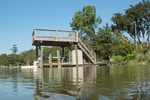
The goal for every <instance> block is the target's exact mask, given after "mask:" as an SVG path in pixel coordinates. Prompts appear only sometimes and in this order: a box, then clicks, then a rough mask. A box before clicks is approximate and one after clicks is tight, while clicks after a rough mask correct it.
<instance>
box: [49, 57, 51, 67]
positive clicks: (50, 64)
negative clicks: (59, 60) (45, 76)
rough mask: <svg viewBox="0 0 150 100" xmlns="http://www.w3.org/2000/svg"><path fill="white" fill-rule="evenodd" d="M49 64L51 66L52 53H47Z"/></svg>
mask: <svg viewBox="0 0 150 100" xmlns="http://www.w3.org/2000/svg"><path fill="white" fill-rule="evenodd" d="M49 65H50V67H52V54H49Z"/></svg>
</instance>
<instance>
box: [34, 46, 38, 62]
mask: <svg viewBox="0 0 150 100" xmlns="http://www.w3.org/2000/svg"><path fill="white" fill-rule="evenodd" d="M35 47H36V49H35V51H36V61H37V60H38V46H37V45H36V46H35Z"/></svg>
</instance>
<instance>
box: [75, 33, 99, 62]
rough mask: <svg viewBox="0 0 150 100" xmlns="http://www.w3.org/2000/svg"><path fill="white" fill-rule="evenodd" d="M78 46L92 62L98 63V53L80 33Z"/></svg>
mask: <svg viewBox="0 0 150 100" xmlns="http://www.w3.org/2000/svg"><path fill="white" fill-rule="evenodd" d="M78 47H79V48H80V49H81V50H82V51H83V54H84V56H85V57H86V59H88V60H89V61H90V62H91V63H94V64H95V63H96V53H95V52H94V50H93V49H92V48H91V47H90V46H89V44H88V43H87V42H86V41H85V40H84V39H83V38H82V36H80V35H79V34H78Z"/></svg>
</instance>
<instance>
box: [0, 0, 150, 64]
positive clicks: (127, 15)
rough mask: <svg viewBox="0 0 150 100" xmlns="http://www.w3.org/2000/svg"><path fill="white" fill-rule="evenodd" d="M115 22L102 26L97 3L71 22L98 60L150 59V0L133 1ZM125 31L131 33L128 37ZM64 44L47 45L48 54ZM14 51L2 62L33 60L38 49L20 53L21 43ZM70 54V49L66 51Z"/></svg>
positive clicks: (30, 61)
mask: <svg viewBox="0 0 150 100" xmlns="http://www.w3.org/2000/svg"><path fill="white" fill-rule="evenodd" d="M111 20H112V22H113V24H112V25H109V24H108V23H106V25H105V26H103V27H99V26H100V24H101V22H102V19H101V18H100V16H99V15H97V14H96V8H95V6H85V7H83V8H82V10H79V11H77V12H75V13H74V15H73V17H72V22H70V26H71V27H72V30H77V31H78V32H79V34H80V35H81V36H82V37H83V38H84V39H85V40H86V41H87V42H88V43H89V45H90V46H91V47H92V48H93V49H94V51H95V52H96V54H97V60H109V59H110V58H113V59H114V60H115V61H125V60H133V59H137V60H139V61H140V60H142V61H145V60H147V61H148V60H149V55H150V54H149V48H150V45H149V41H150V2H149V1H148V0H143V1H141V2H139V3H138V4H136V5H130V7H129V8H128V9H126V10H125V12H124V13H115V14H114V15H113V16H112V18H111ZM125 34H128V35H129V37H127V36H126V35H125ZM56 49H61V48H60V47H44V55H45V56H47V55H48V54H49V53H52V54H53V55H55V54H56V53H55V52H56ZM10 50H12V54H9V55H7V54H1V55H0V65H8V64H13V65H22V64H27V63H28V64H32V63H33V61H34V60H35V58H36V57H35V50H34V49H31V50H28V51H24V52H21V53H20V54H16V53H17V45H13V47H12V48H11V49H10ZM66 54H67V53H66Z"/></svg>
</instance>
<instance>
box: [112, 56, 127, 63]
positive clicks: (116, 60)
mask: <svg viewBox="0 0 150 100" xmlns="http://www.w3.org/2000/svg"><path fill="white" fill-rule="evenodd" d="M124 60H125V57H123V56H121V55H118V56H114V57H113V61H115V62H121V61H124Z"/></svg>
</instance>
